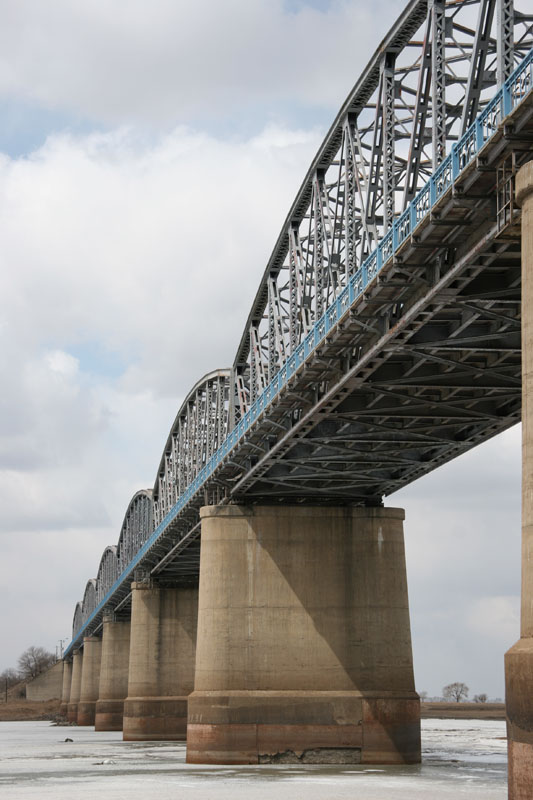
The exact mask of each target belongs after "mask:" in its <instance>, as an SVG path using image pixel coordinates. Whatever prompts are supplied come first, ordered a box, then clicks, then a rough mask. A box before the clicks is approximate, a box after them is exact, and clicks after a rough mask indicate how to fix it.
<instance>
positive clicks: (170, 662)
mask: <svg viewBox="0 0 533 800" xmlns="http://www.w3.org/2000/svg"><path fill="white" fill-rule="evenodd" d="M197 616H198V589H196V588H162V587H160V586H157V585H154V583H153V582H151V581H150V582H149V581H147V582H134V583H133V584H132V607H131V638H130V663H129V680H128V697H127V699H126V700H125V702H124V728H123V730H124V740H126V741H145V740H184V739H185V738H186V736H187V697H188V695H189V694H190V692H191V691H192V689H193V684H194V659H195V645H196V623H197Z"/></svg>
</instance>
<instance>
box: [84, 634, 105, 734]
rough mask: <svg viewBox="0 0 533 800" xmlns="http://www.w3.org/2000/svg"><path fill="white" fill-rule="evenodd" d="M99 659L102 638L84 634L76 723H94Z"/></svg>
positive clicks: (100, 657) (98, 679) (98, 685)
mask: <svg viewBox="0 0 533 800" xmlns="http://www.w3.org/2000/svg"><path fill="white" fill-rule="evenodd" d="M101 660H102V640H101V639H100V638H98V637H96V636H86V637H85V638H84V639H83V667H82V670H81V685H80V699H79V701H78V725H94V716H95V710H96V701H97V700H98V691H99V687H100V663H101Z"/></svg>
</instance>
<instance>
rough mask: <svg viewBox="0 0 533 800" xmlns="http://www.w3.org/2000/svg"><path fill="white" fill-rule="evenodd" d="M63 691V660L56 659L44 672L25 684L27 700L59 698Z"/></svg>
mask: <svg viewBox="0 0 533 800" xmlns="http://www.w3.org/2000/svg"><path fill="white" fill-rule="evenodd" d="M62 692H63V662H62V661H58V662H57V664H54V665H53V666H51V667H50V668H49V669H47V670H46V672H42V673H41V674H40V675H37V677H36V678H34V679H33V680H32V681H29V682H28V683H27V684H26V699H27V700H38V701H41V700H59V699H60V698H61V697H62Z"/></svg>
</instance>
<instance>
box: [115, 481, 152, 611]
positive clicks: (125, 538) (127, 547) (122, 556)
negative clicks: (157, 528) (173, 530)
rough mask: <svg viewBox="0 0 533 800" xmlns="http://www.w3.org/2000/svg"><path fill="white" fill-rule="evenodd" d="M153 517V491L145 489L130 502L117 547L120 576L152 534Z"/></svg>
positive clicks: (137, 493)
mask: <svg viewBox="0 0 533 800" xmlns="http://www.w3.org/2000/svg"><path fill="white" fill-rule="evenodd" d="M152 516H153V515H152V492H151V490H150V489H143V490H141V491H140V492H136V493H135V494H134V495H133V497H132V499H131V501H130V504H129V506H128V510H127V511H126V514H125V516H124V522H123V523H122V528H121V530H120V536H119V540H118V545H117V571H118V575H120V574H121V573H122V572H124V570H125V569H126V567H127V566H128V564H129V563H130V561H131V559H132V558H133V556H134V555H135V553H137V551H138V550H139V548H140V547H142V545H143V544H144V542H145V541H146V540H147V539H148V537H149V536H150V534H151V533H152V530H153V518H152ZM104 594H105V592H104ZM104 594H103V595H102V597H103V596H104Z"/></svg>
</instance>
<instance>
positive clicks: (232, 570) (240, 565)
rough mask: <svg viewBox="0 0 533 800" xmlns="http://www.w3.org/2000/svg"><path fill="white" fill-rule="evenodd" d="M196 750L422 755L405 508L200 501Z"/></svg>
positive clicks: (331, 757) (365, 758)
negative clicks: (217, 504) (203, 503)
mask: <svg viewBox="0 0 533 800" xmlns="http://www.w3.org/2000/svg"><path fill="white" fill-rule="evenodd" d="M201 517H202V544H201V559H200V595H199V611H198V614H199V616H198V640H197V655H196V673H195V684H194V692H193V694H192V695H191V696H190V697H189V724H188V733H187V761H188V762H189V763H204V764H209V763H211V764H254V763H255V764H256V763H291V762H294V763H317V764H319V763H342V764H353V763H368V764H370V763H372V764H377V763H379V764H409V763H417V762H419V761H420V704H419V699H418V696H417V694H416V692H415V690H414V678H413V664H412V649H411V634H410V625H409V609H408V599H407V579H406V571H405V555H404V544H403V525H402V520H403V518H404V512H403V510H402V509H394V508H345V507H342V508H324V507H319V508H316V507H315V508H313V507H309V506H307V507H301V506H298V507H287V506H283V507H259V506H249V507H247V506H224V507H205V508H203V509H202V510H201Z"/></svg>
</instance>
